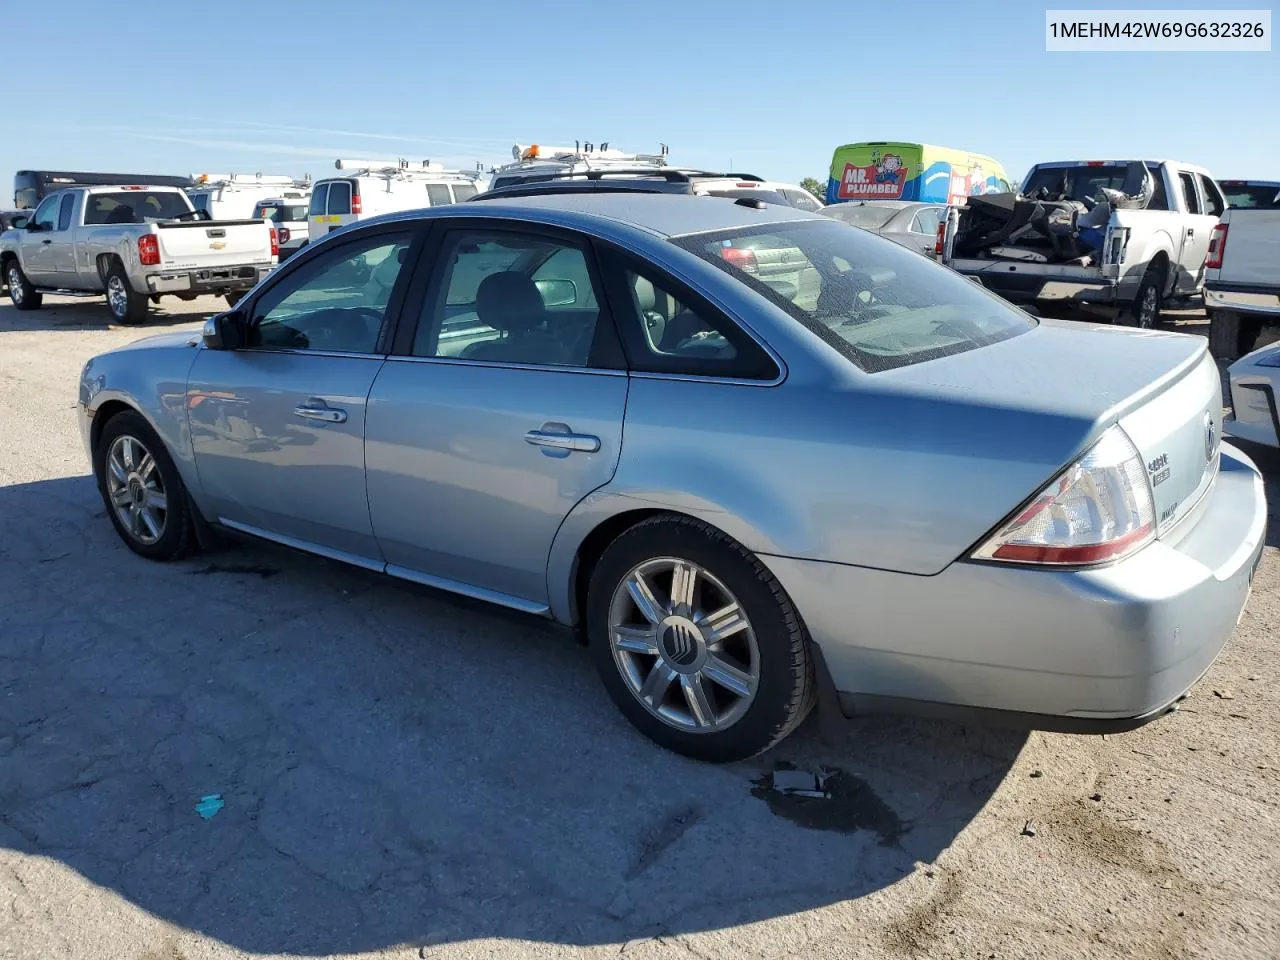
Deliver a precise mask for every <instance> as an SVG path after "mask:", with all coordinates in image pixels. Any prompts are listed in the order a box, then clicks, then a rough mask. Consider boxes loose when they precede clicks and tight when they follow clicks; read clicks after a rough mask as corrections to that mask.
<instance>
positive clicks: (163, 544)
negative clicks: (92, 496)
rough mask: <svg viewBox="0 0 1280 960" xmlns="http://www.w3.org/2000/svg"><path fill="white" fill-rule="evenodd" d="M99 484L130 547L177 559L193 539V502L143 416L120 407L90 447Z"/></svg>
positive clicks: (109, 512) (149, 556)
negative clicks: (122, 409) (92, 446)
mask: <svg viewBox="0 0 1280 960" xmlns="http://www.w3.org/2000/svg"><path fill="white" fill-rule="evenodd" d="M93 460H94V463H93V466H94V473H95V474H96V475H97V479H98V489H99V491H100V492H101V494H102V500H103V502H104V503H105V504H106V507H107V515H108V516H109V517H110V518H111V523H112V525H113V526H114V527H115V528H116V532H117V533H118V534H120V539H122V540H123V541H124V542H125V545H126V546H128V547H129V549H130V550H132V551H133V552H134V553H137V554H139V555H141V556H144V557H146V558H147V559H149V560H176V559H178V558H179V557H181V556H183V554H185V553H186V552H187V551H188V550H189V549H190V547H191V544H192V541H193V532H192V516H191V507H190V506H189V504H188V503H187V491H186V488H185V487H184V486H183V485H182V478H181V477H180V476H179V475H178V468H177V467H176V466H174V464H173V460H172V459H171V458H170V456H169V453H168V451H167V450H165V447H164V443H163V441H161V439H160V438H159V437H158V436H157V435H156V433H155V431H154V430H152V429H151V425H150V424H148V423H147V421H146V420H145V419H143V417H142V416H141V415H139V414H137V413H134V412H133V411H128V412H124V413H118V414H116V415H115V416H114V417H112V418H111V419H110V420H109V421H107V424H106V426H104V427H103V428H102V435H101V436H100V437H99V438H98V443H97V446H96V447H95V448H94V453H93Z"/></svg>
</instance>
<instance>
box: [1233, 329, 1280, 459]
mask: <svg viewBox="0 0 1280 960" xmlns="http://www.w3.org/2000/svg"><path fill="white" fill-rule="evenodd" d="M1227 375H1228V376H1229V377H1230V378H1231V411H1232V412H1231V416H1229V417H1227V418H1226V419H1225V420H1224V421H1223V423H1222V432H1223V433H1225V434H1228V435H1229V436H1232V437H1236V438H1238V439H1240V440H1252V441H1253V442H1254V443H1264V444H1266V445H1267V446H1269V447H1280V415H1277V413H1276V391H1277V389H1280V342H1277V343H1269V344H1267V345H1266V346H1265V347H1260V348H1259V349H1257V350H1254V351H1253V352H1252V353H1250V354H1246V355H1245V356H1243V357H1241V358H1240V359H1239V360H1237V361H1236V362H1235V363H1233V364H1232V365H1231V366H1230V367H1229V368H1228V369H1227Z"/></svg>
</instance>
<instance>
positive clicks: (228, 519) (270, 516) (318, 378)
mask: <svg viewBox="0 0 1280 960" xmlns="http://www.w3.org/2000/svg"><path fill="white" fill-rule="evenodd" d="M413 236H414V234H413V231H411V230H410V229H407V228H406V227H404V226H403V225H398V226H394V227H385V228H383V229H379V230H375V231H372V232H368V231H366V232H362V233H360V234H359V235H358V236H354V237H351V238H349V239H347V240H346V241H344V242H342V243H336V244H329V245H326V249H324V250H323V252H317V253H316V254H315V255H314V256H311V257H307V258H305V259H304V260H303V261H301V262H299V263H298V264H297V265H296V266H294V267H292V268H290V269H289V270H287V272H285V273H283V274H281V275H280V276H279V277H278V278H277V279H276V280H275V281H274V282H273V283H271V284H270V285H269V286H267V287H265V288H264V289H263V290H262V292H261V293H259V294H258V295H257V296H255V297H254V299H253V301H252V302H250V303H248V304H247V305H245V308H244V313H245V316H246V318H247V323H248V345H247V346H246V347H245V348H244V349H240V350H211V349H203V348H202V349H201V351H200V353H199V354H198V356H197V357H196V360H195V363H194V365H193V367H192V370H191V375H190V380H189V384H188V389H187V409H188V411H189V414H188V415H189V420H190V425H191V440H192V447H193V449H194V451H195V460H196V467H197V470H198V471H199V475H200V485H201V488H202V489H203V491H204V493H205V495H206V496H207V497H208V499H209V501H210V502H211V504H212V505H213V508H214V510H215V511H216V514H217V520H218V521H219V522H220V523H222V524H224V525H226V526H229V527H231V528H233V529H239V530H242V531H244V532H247V533H253V534H257V535H259V536H265V537H268V538H270V539H274V540H278V541H280V542H282V543H287V544H289V545H291V546H296V547H302V548H304V549H308V550H311V551H313V552H316V553H321V554H324V555H326V556H333V557H336V558H338V559H342V560H346V561H348V562H352V563H357V564H360V565H362V566H366V567H370V568H372V569H379V570H380V569H381V568H382V558H381V555H380V553H379V551H378V545H377V542H376V541H375V539H374V536H373V530H372V527H371V525H370V521H369V506H368V501H367V499H366V496H365V485H364V432H365V405H366V402H367V400H368V397H369V390H370V388H371V387H372V386H373V382H374V378H375V377H376V376H377V374H378V370H379V368H381V366H382V363H383V359H384V356H385V353H386V351H387V349H388V345H389V343H390V335H391V333H390V331H391V326H392V324H393V322H394V319H395V314H396V311H397V309H398V305H399V302H400V299H402V298H403V287H404V283H405V280H406V279H407V278H406V276H405V274H406V271H404V270H403V264H404V263H405V262H411V261H409V257H408V253H409V250H410V248H411V247H412V243H413Z"/></svg>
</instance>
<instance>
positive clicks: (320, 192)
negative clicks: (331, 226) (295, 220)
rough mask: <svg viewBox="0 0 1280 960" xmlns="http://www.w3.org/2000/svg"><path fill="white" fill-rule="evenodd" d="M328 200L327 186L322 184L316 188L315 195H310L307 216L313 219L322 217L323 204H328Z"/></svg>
mask: <svg viewBox="0 0 1280 960" xmlns="http://www.w3.org/2000/svg"><path fill="white" fill-rule="evenodd" d="M328 199H329V185H328V184H327V183H322V184H320V186H318V187H316V189H315V193H313V194H311V207H310V210H309V211H308V212H309V215H310V216H313V217H323V216H324V209H325V203H327V202H328Z"/></svg>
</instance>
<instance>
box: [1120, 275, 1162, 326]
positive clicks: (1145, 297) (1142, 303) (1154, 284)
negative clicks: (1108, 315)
mask: <svg viewBox="0 0 1280 960" xmlns="http://www.w3.org/2000/svg"><path fill="white" fill-rule="evenodd" d="M1168 279H1169V277H1168V273H1167V271H1166V267H1165V266H1164V263H1163V262H1160V263H1153V264H1151V266H1149V267H1147V272H1146V273H1145V274H1143V276H1142V283H1140V284H1139V285H1138V294H1137V296H1135V297H1134V298H1133V305H1132V306H1131V307H1130V308H1129V311H1128V315H1127V316H1126V317H1125V321H1126V324H1127V325H1128V326H1131V327H1140V328H1141V329H1143V330H1153V329H1155V328H1156V327H1157V326H1159V324H1160V314H1161V313H1162V312H1163V311H1164V290H1165V284H1166V283H1167V282H1168Z"/></svg>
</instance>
